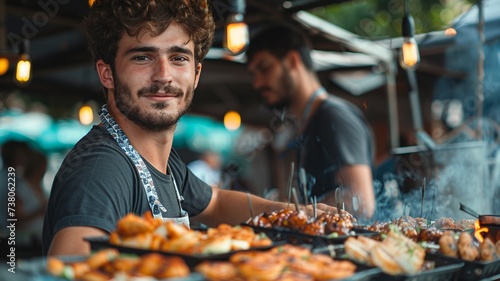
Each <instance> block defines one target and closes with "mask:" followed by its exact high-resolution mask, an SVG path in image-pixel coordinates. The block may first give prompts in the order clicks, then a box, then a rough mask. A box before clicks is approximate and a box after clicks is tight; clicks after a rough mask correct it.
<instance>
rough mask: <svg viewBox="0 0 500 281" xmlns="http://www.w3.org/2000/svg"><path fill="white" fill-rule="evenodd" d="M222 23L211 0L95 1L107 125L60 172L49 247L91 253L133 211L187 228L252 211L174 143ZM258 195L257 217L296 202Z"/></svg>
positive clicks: (92, 33) (92, 17)
mask: <svg viewBox="0 0 500 281" xmlns="http://www.w3.org/2000/svg"><path fill="white" fill-rule="evenodd" d="M214 26H215V25H214V22H213V18H212V15H211V13H210V11H209V7H208V5H207V2H206V0H172V1H166V0H164V1H160V0H126V1H124V0H97V1H95V2H94V4H93V6H92V7H91V9H90V12H89V15H88V16H87V18H86V19H85V21H84V28H85V32H86V36H87V40H88V44H89V49H90V52H91V54H92V55H93V58H94V62H95V66H96V69H97V72H98V75H99V78H100V81H101V84H102V85H103V87H104V90H105V100H106V104H105V105H104V106H103V107H102V109H101V111H100V118H101V123H100V124H99V125H97V126H94V127H93V128H92V129H91V131H90V132H89V133H88V134H87V135H86V136H84V137H83V138H82V139H81V140H80V141H79V142H78V143H77V144H76V145H75V147H74V148H73V149H72V150H71V151H70V152H69V153H68V155H67V156H66V158H65V160H64V161H63V163H62V165H61V167H60V169H59V171H58V173H57V175H56V177H55V179H54V183H53V186H52V190H51V195H50V199H49V203H48V210H47V213H46V216H45V222H44V229H43V233H44V240H43V247H44V254H46V255H47V254H48V255H76V254H89V252H90V248H89V245H88V243H86V242H85V241H84V240H83V238H84V237H87V236H99V235H105V234H107V233H109V232H111V231H113V230H114V229H115V226H116V222H117V221H118V220H119V219H120V218H122V217H124V216H125V215H126V214H127V213H130V212H133V213H135V214H138V215H141V214H143V213H144V212H146V211H151V212H152V214H153V215H154V217H155V218H161V219H164V220H175V221H177V222H178V223H183V224H186V225H188V224H189V223H190V222H202V223H204V224H207V225H208V226H216V225H218V224H220V223H223V222H224V223H230V224H239V223H241V222H244V221H245V220H246V219H248V218H249V215H250V213H249V207H248V200H247V195H246V194H245V193H241V192H236V191H230V190H222V189H214V188H212V187H210V186H209V185H208V184H206V183H204V182H203V181H201V180H200V179H198V178H197V177H196V176H194V175H193V174H192V173H191V172H190V171H189V170H188V168H187V167H186V165H185V164H184V163H183V162H182V161H181V159H180V157H179V155H178V154H177V153H176V152H175V150H173V149H172V141H173V137H174V131H175V127H176V124H177V121H178V120H179V118H180V117H181V116H182V115H183V114H184V113H185V112H186V111H187V110H188V109H189V107H190V105H191V102H192V99H193V96H194V90H195V88H196V86H197V84H198V81H199V78H200V73H201V69H202V61H203V58H204V57H205V55H206V54H207V52H208V49H209V48H210V45H211V43H212V41H213V36H214V28H215V27H214ZM251 202H252V205H253V209H254V212H255V213H256V214H258V213H261V212H270V211H274V210H279V209H283V208H286V206H287V204H286V203H280V202H273V201H268V200H265V199H262V198H260V197H257V196H252V197H251ZM309 207H310V206H309ZM319 208H320V209H322V210H328V211H335V209H334V208H332V207H329V206H327V205H323V204H320V205H319Z"/></svg>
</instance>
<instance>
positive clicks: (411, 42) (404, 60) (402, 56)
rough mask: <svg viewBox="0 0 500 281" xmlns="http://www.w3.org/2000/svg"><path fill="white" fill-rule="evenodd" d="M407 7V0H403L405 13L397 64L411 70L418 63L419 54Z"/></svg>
mask: <svg viewBox="0 0 500 281" xmlns="http://www.w3.org/2000/svg"><path fill="white" fill-rule="evenodd" d="M408 9H409V8H408V0H405V15H404V16H403V26H402V34H403V44H402V45H401V51H400V52H399V64H400V65H401V67H402V68H403V69H408V70H412V69H415V68H417V66H418V65H419V63H420V54H419V50H418V44H417V41H416V40H415V21H414V20H413V17H412V16H411V15H410V13H409V12H408Z"/></svg>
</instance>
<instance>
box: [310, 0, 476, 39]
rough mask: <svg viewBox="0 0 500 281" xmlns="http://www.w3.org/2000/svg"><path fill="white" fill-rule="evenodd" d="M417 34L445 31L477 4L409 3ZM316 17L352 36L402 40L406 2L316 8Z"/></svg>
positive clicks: (378, 0)
mask: <svg viewBox="0 0 500 281" xmlns="http://www.w3.org/2000/svg"><path fill="white" fill-rule="evenodd" d="M407 1H408V12H409V13H410V14H411V15H412V16H413V18H414V20H415V29H416V30H415V33H416V34H419V33H427V32H430V31H436V30H441V29H444V28H446V27H448V26H450V25H451V22H452V20H453V19H454V18H456V17H457V16H458V15H460V14H462V13H463V12H465V11H466V10H467V9H469V8H470V6H471V5H472V4H473V3H474V2H475V1H473V0H440V1H438V0H407ZM311 12H312V13H313V14H315V15H317V16H319V17H321V18H323V19H325V20H327V21H329V22H331V23H333V24H335V25H337V26H339V27H342V28H344V29H346V30H348V31H350V32H352V33H355V34H358V35H360V36H362V37H368V38H371V39H383V38H390V37H398V36H401V19H402V18H403V15H404V12H405V4H404V0H353V1H347V2H343V3H341V4H333V5H329V6H326V7H321V8H316V9H314V10H312V11H311ZM346 15H348V16H346Z"/></svg>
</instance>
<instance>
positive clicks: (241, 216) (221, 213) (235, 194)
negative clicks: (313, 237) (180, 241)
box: [192, 188, 337, 227]
mask: <svg viewBox="0 0 500 281" xmlns="http://www.w3.org/2000/svg"><path fill="white" fill-rule="evenodd" d="M247 196H248V195H247V194H246V193H244V192H239V191H234V190H224V189H218V188H213V192H212V199H211V200H210V204H209V205H208V206H207V208H206V209H205V210H204V211H203V212H202V213H201V214H199V215H198V216H196V217H193V218H192V219H193V221H196V222H201V223H204V224H207V225H209V226H212V227H215V226H217V225H219V224H221V223H228V224H232V225H236V224H240V223H243V222H245V221H247V220H248V219H249V218H250V217H251V213H250V207H249V204H248V201H249V200H248V197H247ZM250 201H251V202H252V210H253V215H254V216H257V215H259V214H261V213H263V212H268V213H269V212H273V211H279V210H282V209H285V208H287V206H289V204H288V203H285V202H277V201H271V200H267V199H264V198H262V197H258V196H255V195H250ZM293 206H294V205H293V204H292V205H290V208H294V207H293ZM301 207H304V206H301ZM317 207H318V214H321V213H323V212H325V211H328V212H332V213H335V212H337V209H336V208H335V207H332V206H328V205H326V204H322V203H319V204H318V205H317ZM312 212H313V207H312V206H311V205H309V206H307V213H308V214H309V215H311V214H312Z"/></svg>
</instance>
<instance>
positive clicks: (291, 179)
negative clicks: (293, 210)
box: [286, 162, 295, 209]
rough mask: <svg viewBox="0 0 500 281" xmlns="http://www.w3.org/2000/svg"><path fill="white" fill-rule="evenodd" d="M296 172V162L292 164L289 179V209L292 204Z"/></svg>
mask: <svg viewBox="0 0 500 281" xmlns="http://www.w3.org/2000/svg"><path fill="white" fill-rule="evenodd" d="M294 170H295V162H292V165H291V169H290V178H289V179H288V205H286V208H287V209H289V207H290V202H291V200H292V183H293V171H294Z"/></svg>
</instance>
